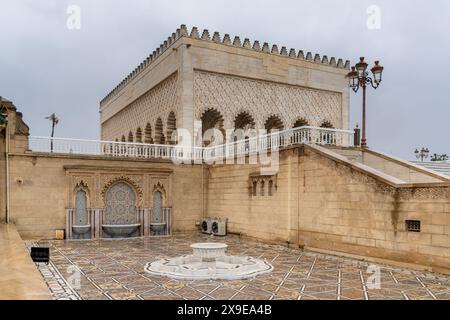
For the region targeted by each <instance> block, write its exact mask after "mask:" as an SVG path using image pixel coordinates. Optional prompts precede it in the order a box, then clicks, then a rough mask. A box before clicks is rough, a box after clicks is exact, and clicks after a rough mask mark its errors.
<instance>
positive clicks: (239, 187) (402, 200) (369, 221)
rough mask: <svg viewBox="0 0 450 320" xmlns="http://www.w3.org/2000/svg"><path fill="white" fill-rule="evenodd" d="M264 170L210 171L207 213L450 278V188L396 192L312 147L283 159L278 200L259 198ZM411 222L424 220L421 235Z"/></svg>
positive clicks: (274, 236) (246, 227)
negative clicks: (259, 174)
mask: <svg viewBox="0 0 450 320" xmlns="http://www.w3.org/2000/svg"><path fill="white" fill-rule="evenodd" d="M257 169H258V166H248V165H247V166H243V165H240V166H230V165H228V166H226V165H223V166H215V167H212V168H210V173H209V180H208V206H207V212H208V214H209V215H210V216H212V217H216V216H218V217H221V218H228V220H229V229H230V231H231V232H239V233H242V234H244V235H247V236H250V237H256V238H260V239H265V240H267V241H277V242H286V241H289V242H290V243H295V244H299V245H300V246H305V247H309V248H318V249H325V250H331V251H340V252H346V253H351V254H356V255H363V256H371V257H376V258H382V259H390V260H397V261H402V262H409V263H416V264H420V265H425V266H430V267H432V268H434V269H435V270H439V271H444V272H449V270H448V269H449V268H448V266H449V265H450V238H449V237H450V185H449V184H448V183H447V184H436V185H435V186H434V187H432V186H430V185H428V186H424V187H423V188H420V187H419V186H417V187H407V188H406V187H401V186H393V185H391V184H389V183H386V182H385V181H383V179H381V178H380V177H376V176H374V174H373V173H372V172H370V171H367V172H364V171H362V170H361V169H360V167H354V166H353V165H352V163H351V162H345V161H344V162H343V161H342V160H341V159H340V158H333V157H330V156H329V155H328V154H322V153H321V152H320V151H318V150H316V149H315V148H314V147H304V148H299V149H292V150H286V151H283V152H282V154H281V158H280V170H279V172H278V176H277V178H276V184H277V187H276V190H275V192H274V193H273V194H272V196H269V195H268V191H265V195H264V196H262V195H260V194H259V191H260V185H258V187H257V192H258V195H257V196H253V195H252V191H253V190H252V186H251V182H249V180H251V179H252V178H251V175H252V174H253V173H254V172H256V171H257ZM267 179H268V178H266V184H265V187H266V188H267V181H268V180H267ZM269 179H270V178H269ZM262 180H263V179H262ZM262 180H261V181H262ZM406 220H420V221H421V232H420V233H415V232H408V231H406V224H405V221H406Z"/></svg>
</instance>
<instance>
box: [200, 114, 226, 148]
mask: <svg viewBox="0 0 450 320" xmlns="http://www.w3.org/2000/svg"><path fill="white" fill-rule="evenodd" d="M201 120H202V137H203V145H204V146H205V147H207V146H208V145H210V144H211V143H213V142H214V141H215V140H217V139H219V137H216V136H213V135H208V136H207V137H205V133H206V132H207V131H208V130H210V129H217V130H219V131H220V132H221V133H222V143H225V140H226V137H225V129H224V127H223V122H224V119H223V116H222V114H221V113H220V112H219V111H217V110H216V109H208V110H206V111H205V112H203V114H202V116H201Z"/></svg>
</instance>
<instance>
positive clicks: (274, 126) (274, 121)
mask: <svg viewBox="0 0 450 320" xmlns="http://www.w3.org/2000/svg"><path fill="white" fill-rule="evenodd" d="M264 128H265V129H266V130H267V133H271V132H272V131H276V130H278V131H281V130H283V129H284V124H283V121H281V119H280V118H279V117H278V116H270V117H269V118H268V119H267V120H266V122H265V123H264Z"/></svg>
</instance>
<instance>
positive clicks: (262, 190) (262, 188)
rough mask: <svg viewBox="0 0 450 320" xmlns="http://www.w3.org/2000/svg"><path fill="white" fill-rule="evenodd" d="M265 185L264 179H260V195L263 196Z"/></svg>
mask: <svg viewBox="0 0 450 320" xmlns="http://www.w3.org/2000/svg"><path fill="white" fill-rule="evenodd" d="M264 189H265V186H264V180H261V191H260V192H261V196H264V194H265V192H264Z"/></svg>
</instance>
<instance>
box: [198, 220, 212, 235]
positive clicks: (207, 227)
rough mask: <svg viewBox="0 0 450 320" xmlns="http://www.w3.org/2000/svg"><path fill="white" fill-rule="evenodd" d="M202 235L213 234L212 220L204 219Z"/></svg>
mask: <svg viewBox="0 0 450 320" xmlns="http://www.w3.org/2000/svg"><path fill="white" fill-rule="evenodd" d="M200 226H201V228H202V233H206V234H211V233H212V228H211V227H212V221H211V218H204V219H202V223H201V225H200Z"/></svg>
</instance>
